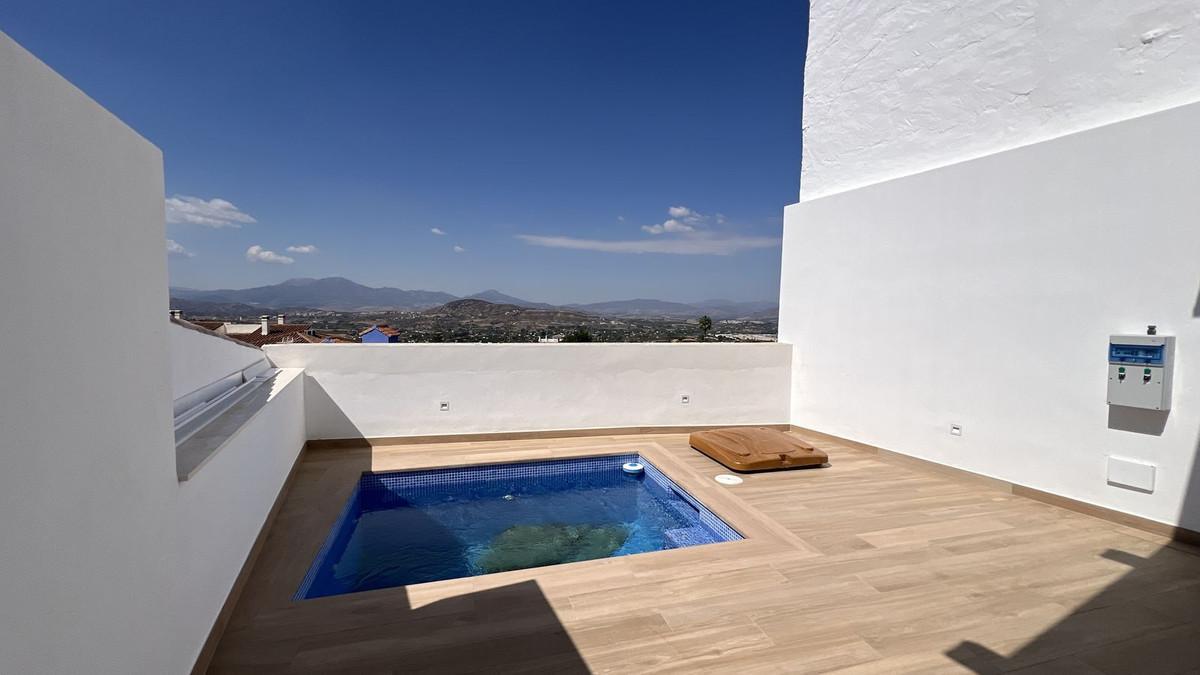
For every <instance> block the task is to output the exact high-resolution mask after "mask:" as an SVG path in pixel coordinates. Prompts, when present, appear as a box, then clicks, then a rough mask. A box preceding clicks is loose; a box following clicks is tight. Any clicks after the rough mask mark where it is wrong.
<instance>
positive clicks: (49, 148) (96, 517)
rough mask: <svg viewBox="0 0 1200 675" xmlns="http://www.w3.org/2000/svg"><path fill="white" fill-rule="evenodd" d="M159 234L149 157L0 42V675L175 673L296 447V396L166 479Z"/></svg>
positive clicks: (159, 180) (157, 191) (155, 153)
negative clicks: (189, 470) (185, 474)
mask: <svg viewBox="0 0 1200 675" xmlns="http://www.w3.org/2000/svg"><path fill="white" fill-rule="evenodd" d="M163 215H164V214H163V177H162V155H161V153H160V152H159V150H158V149H157V148H155V147H154V146H153V145H151V144H150V143H149V142H147V141H146V140H145V139H143V138H141V137H140V136H138V135H137V134H136V133H134V132H133V131H132V130H130V129H129V128H128V127H126V126H125V125H124V124H122V123H121V122H120V120H118V119H117V118H115V117H113V116H112V115H111V114H110V113H109V112H107V111H106V110H104V109H103V108H101V107H100V106H99V105H97V104H96V103H95V102H93V101H92V100H90V99H89V98H88V97H87V96H86V95H84V94H83V93H82V92H80V91H79V90H78V89H76V88H75V87H73V86H71V84H70V83H69V82H67V81H66V80H64V79H62V78H61V77H60V76H58V75H57V74H55V73H54V72H53V71H51V70H50V69H49V68H48V67H46V65H45V64H43V63H41V62H39V61H38V60H37V59H36V58H35V57H33V55H31V54H29V53H28V52H27V51H25V50H24V49H22V48H21V47H20V46H19V45H17V44H16V43H15V42H13V41H12V40H11V39H9V38H8V37H7V36H6V35H4V34H3V33H0V307H2V308H3V312H0V322H3V323H0V340H3V345H2V347H3V349H0V382H3V383H4V386H3V387H0V444H2V449H3V452H2V453H0V456H2V460H0V461H2V462H3V466H2V470H0V511H2V512H3V517H2V518H0V542H3V545H0V570H2V571H3V574H0V673H185V672H188V671H189V670H190V669H191V667H192V665H193V663H194V662H195V660H196V657H197V655H198V653H199V651H200V648H201V646H202V645H203V643H204V640H205V638H206V637H207V633H208V629H209V627H210V626H212V624H213V621H214V620H215V619H216V616H217V612H218V610H219V608H220V604H221V602H222V601H223V600H224V598H225V597H226V595H227V594H228V593H229V590H230V588H231V587H232V585H233V581H234V579H235V576H236V574H237V572H238V570H239V569H240V567H241V563H242V561H243V560H245V558H246V555H247V553H248V552H249V551H250V548H251V545H252V543H253V541H254V538H255V536H256V535H257V533H258V530H259V528H260V527H261V526H262V524H263V522H264V520H265V518H266V515H267V513H268V510H269V509H270V507H271V504H272V502H273V500H274V498H275V495H276V494H277V492H278V490H279V488H280V486H282V484H283V482H284V479H285V477H286V475H287V472H288V470H289V469H290V467H291V464H292V461H293V460H294V459H295V458H296V456H297V455H298V453H299V452H300V449H301V447H302V445H303V442H304V422H303V405H304V404H303V393H304V389H303V386H302V380H300V379H299V378H295V379H293V380H292V385H291V386H290V387H288V388H286V390H284V391H280V392H277V395H276V396H275V400H273V401H272V403H271V404H269V406H268V408H267V409H264V410H263V411H262V412H261V413H260V414H259V415H258V416H257V417H255V418H254V420H252V421H251V422H250V423H249V424H247V425H246V426H245V427H243V429H242V430H241V431H240V432H239V433H238V435H237V436H235V437H233V438H232V439H230V441H229V443H228V445H227V446H226V447H224V448H222V449H221V451H220V452H219V453H218V455H217V456H216V457H214V458H213V460H212V461H211V462H210V463H209V465H206V466H205V467H204V468H203V469H202V470H201V471H200V472H199V474H197V476H196V477H195V478H193V479H192V480H190V481H188V482H187V483H185V484H182V485H181V484H180V483H179V482H178V480H177V479H176V472H175V444H174V432H173V429H172V409H171V401H172V398H173V397H172V394H173V391H172V385H173V382H172V374H173V372H175V373H179V374H183V373H185V372H187V373H190V374H189V375H187V377H190V378H197V377H198V378H203V377H205V375H204V374H203V373H202V372H201V371H202V367H201V365H200V364H197V363H195V362H192V363H188V364H180V366H178V367H176V368H175V369H173V368H172V363H171V352H170V339H169V337H168V326H169V325H171V324H169V322H168V321H167V320H166V316H167V309H168V305H167V302H168V298H167V270H166V255H165V250H164V245H165V235H164V231H163V228H164V225H163V222H164V217H163ZM114 261H116V262H114ZM31 326H32V327H35V329H36V332H34V333H31V332H30V327H31ZM109 328H113V329H114V330H116V332H115V333H111V334H110V335H100V336H97V334H96V331H97V330H99V331H101V333H104V332H105V331H108V330H109ZM197 336H198V337H206V336H202V335H199V334H197ZM189 337H190V336H189ZM208 339H211V340H213V342H214V343H221V344H219V345H210V346H212V347H214V350H213V351H212V353H211V355H214V358H213V360H212V361H211V363H210V365H211V366H212V367H213V368H215V369H216V370H215V371H214V372H213V373H212V379H216V378H217V377H220V376H221V375H225V374H228V373H227V372H219V370H220V369H221V368H223V367H224V366H226V365H228V362H226V361H225V360H223V359H222V358H220V357H219V355H217V354H218V353H219V352H222V348H223V347H225V346H226V344H225V343H224V341H222V340H220V339H219V338H208ZM228 346H231V347H234V348H236V349H239V350H241V348H240V347H238V346H237V345H228ZM201 351H204V349H203V348H201ZM241 351H244V352H245V353H247V354H250V355H254V351H253V350H251V349H245V350H241ZM226 356H228V354H226ZM186 379H187V378H184V380H186ZM184 380H180V381H178V382H176V383H175V384H176V385H177V386H187V385H186V383H183V382H184ZM210 381H211V380H210Z"/></svg>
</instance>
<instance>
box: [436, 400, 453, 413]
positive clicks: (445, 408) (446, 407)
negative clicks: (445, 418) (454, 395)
mask: <svg viewBox="0 0 1200 675" xmlns="http://www.w3.org/2000/svg"><path fill="white" fill-rule="evenodd" d="M438 410H439V411H441V412H450V401H442V402H441V403H438Z"/></svg>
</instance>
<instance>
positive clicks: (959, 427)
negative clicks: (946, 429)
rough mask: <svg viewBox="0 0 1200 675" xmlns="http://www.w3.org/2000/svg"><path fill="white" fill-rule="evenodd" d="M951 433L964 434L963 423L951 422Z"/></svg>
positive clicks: (955, 434)
mask: <svg viewBox="0 0 1200 675" xmlns="http://www.w3.org/2000/svg"><path fill="white" fill-rule="evenodd" d="M950 435H951V436H962V425H961V424H951V425H950Z"/></svg>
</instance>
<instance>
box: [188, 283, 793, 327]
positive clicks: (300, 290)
mask: <svg viewBox="0 0 1200 675" xmlns="http://www.w3.org/2000/svg"><path fill="white" fill-rule="evenodd" d="M171 298H172V303H173V305H175V306H176V308H177V309H182V310H184V312H192V313H203V312H206V311H211V310H212V308H213V307H216V306H223V307H225V308H226V310H227V311H231V312H233V313H237V314H246V313H253V312H257V311H266V310H279V309H291V308H305V309H322V310H328V311H335V312H370V311H417V310H426V309H430V308H433V307H440V306H442V305H445V304H447V303H450V302H453V301H455V300H483V301H486V302H491V303H494V304H503V305H516V306H517V307H525V308H530V309H547V310H560V311H575V312H585V313H588V314H599V315H604V316H617V317H637V318H646V317H667V318H695V317H697V316H700V315H701V314H708V315H709V316H711V317H712V318H714V319H736V318H759V319H761V318H774V317H775V316H777V315H778V312H779V305H778V304H777V303H773V302H765V301H764V302H737V301H733V300H704V301H701V302H696V303H682V302H668V301H665V300H654V299H645V298H638V299H633V300H614V301H609V302H593V303H586V304H569V305H552V304H549V303H545V302H532V301H529V300H523V299H521V298H516V297H513V296H511V295H506V294H504V293H501V292H500V291H497V290H494V289H491V290H486V291H481V292H479V293H475V294H473V295H469V296H466V297H465V298H464V297H459V296H456V295H452V294H450V293H444V292H442V291H425V290H404V289H400V288H390V287H386V286H384V287H380V288H373V287H371V286H364V285H362V284H359V283H355V282H353V281H351V280H349V279H345V278H343V277H326V278H324V279H309V278H301V279H289V280H287V281H284V282H283V283H279V284H274V285H272V286H257V287H254V288H243V289H219V290H211V291H203V290H197V289H193V288H172V289H171ZM189 306H190V309H189ZM202 307H203V309H202ZM247 310H249V312H247Z"/></svg>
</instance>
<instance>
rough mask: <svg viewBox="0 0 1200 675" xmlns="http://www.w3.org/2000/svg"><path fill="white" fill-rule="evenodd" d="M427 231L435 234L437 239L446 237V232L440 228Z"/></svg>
mask: <svg viewBox="0 0 1200 675" xmlns="http://www.w3.org/2000/svg"><path fill="white" fill-rule="evenodd" d="M429 231H430V232H432V233H434V234H436V235H437V236H439V237H444V236H446V231H445V230H443V229H442V228H440V227H431V228H429Z"/></svg>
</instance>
